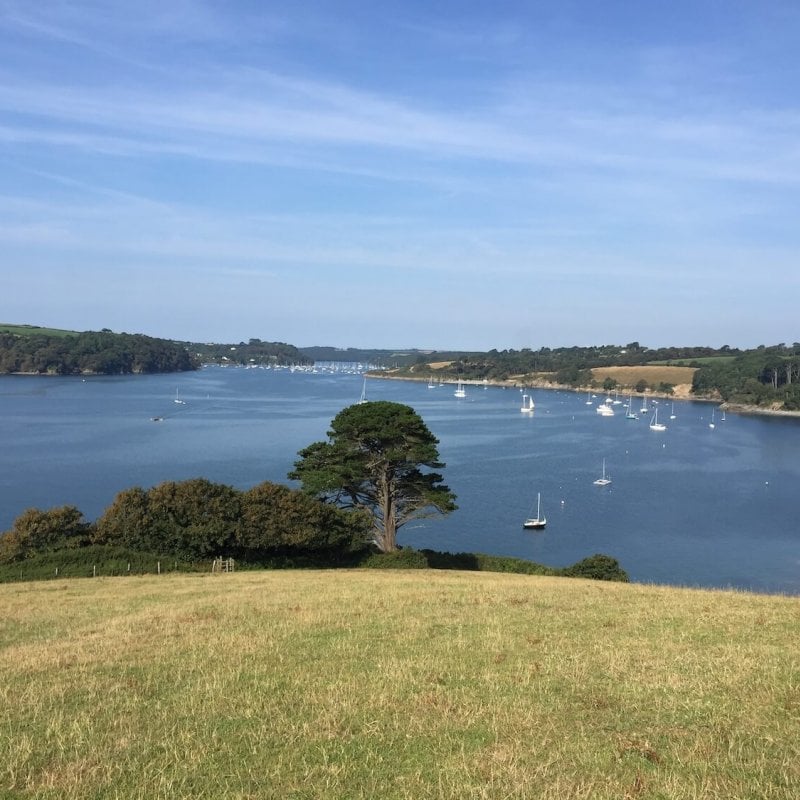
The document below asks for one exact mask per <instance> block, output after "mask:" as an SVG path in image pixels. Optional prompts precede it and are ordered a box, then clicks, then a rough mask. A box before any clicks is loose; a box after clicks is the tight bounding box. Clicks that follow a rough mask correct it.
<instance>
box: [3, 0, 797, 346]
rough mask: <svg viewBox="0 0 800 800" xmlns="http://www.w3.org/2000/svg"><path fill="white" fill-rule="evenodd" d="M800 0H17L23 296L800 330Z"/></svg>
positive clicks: (171, 310) (330, 339)
mask: <svg viewBox="0 0 800 800" xmlns="http://www.w3.org/2000/svg"><path fill="white" fill-rule="evenodd" d="M799 41H800V4H798V3H796V2H794V1H793V0H792V2H764V3H753V2H749V0H748V1H747V2H744V1H739V0H717V1H716V2H710V1H709V0H693V1H692V2H680V1H678V2H675V1H674V0H673V1H671V2H669V3H662V2H648V1H647V0H629V1H627V2H623V1H622V0H617V1H616V2H612V1H610V0H604V1H603V2H597V1H596V0H586V1H585V2H583V1H582V2H569V0H559V2H549V3H544V2H492V3H489V2H469V1H468V0H465V1H464V2H429V1H426V2H403V3H391V4H390V3H368V2H365V1H362V2H347V1H345V2H313V0H312V2H302V3H270V2H259V1H258V0H225V2H223V1H222V0H220V1H219V2H217V1H216V0H214V1H212V0H169V2H164V1H163V0H159V1H158V2H155V1H154V0H138V1H137V2H136V3H130V2H99V1H98V0H94V1H87V0H70V1H69V2H65V1H64V2H49V1H48V0H37V2H31V0H0V266H1V268H2V273H3V281H2V283H3V291H2V302H0V321H3V322H17V323H20V322H28V323H33V324H39V325H52V326H56V327H66V328H72V329H78V330H90V329H91V330H96V329H99V328H102V327H108V328H111V329H113V330H116V331H128V332H141V333H147V334H150V335H154V336H164V337H168V338H175V339H188V340H198V341H226V342H227V341H232V342H238V341H241V340H246V339H249V338H251V337H258V338H261V339H264V340H269V341H273V340H277V341H285V342H290V343H292V344H296V345H299V346H307V345H315V344H329V345H336V346H341V347H397V348H405V347H419V348H436V349H450V348H452V349H462V350H469V349H478V350H487V349H491V348H497V349H505V348H515V349H519V348H522V347H532V348H538V347H541V346H550V347H553V346H556V347H557V346H571V345H591V344H613V343H616V344H625V343H627V342H630V341H633V340H637V341H640V342H641V343H643V344H647V345H649V346H651V347H658V346H663V345H673V344H674V345H693V344H697V345H711V346H721V345H723V344H729V345H731V346H741V347H752V346H756V345H759V344H776V343H779V342H787V343H791V342H793V341H795V340H798V339H800V335H798V328H797V324H796V323H795V322H793V320H796V319H797V318H798V301H800V269H798V254H800V213H799V212H800V48H798V46H797V43H798V42H799Z"/></svg>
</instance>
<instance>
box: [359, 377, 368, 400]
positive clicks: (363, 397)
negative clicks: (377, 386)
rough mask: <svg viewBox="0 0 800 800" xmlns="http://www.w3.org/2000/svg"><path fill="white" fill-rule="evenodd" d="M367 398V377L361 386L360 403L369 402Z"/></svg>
mask: <svg viewBox="0 0 800 800" xmlns="http://www.w3.org/2000/svg"><path fill="white" fill-rule="evenodd" d="M368 402H369V400H367V379H366V378H364V385H363V386H362V387H361V397H359V398H358V404H359V405H361V404H362V403H368Z"/></svg>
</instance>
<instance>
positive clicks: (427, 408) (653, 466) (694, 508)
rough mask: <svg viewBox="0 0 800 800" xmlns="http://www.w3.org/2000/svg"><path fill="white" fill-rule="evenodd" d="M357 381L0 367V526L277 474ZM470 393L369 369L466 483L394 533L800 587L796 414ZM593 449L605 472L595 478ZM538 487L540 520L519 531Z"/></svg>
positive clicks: (637, 573) (378, 394)
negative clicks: (449, 500)
mask: <svg viewBox="0 0 800 800" xmlns="http://www.w3.org/2000/svg"><path fill="white" fill-rule="evenodd" d="M361 388H362V379H361V377H359V376H358V375H353V374H312V373H302V372H295V373H290V372H288V371H270V370H259V369H253V370H244V369H222V368H213V367H212V368H208V369H204V370H202V371H200V372H197V373H185V374H180V375H158V376H137V377H119V378H88V379H86V380H82V379H80V378H38V377H3V378H0V410H1V411H2V413H0V443H1V445H0V446H1V447H2V451H1V452H2V462H1V463H0V467H1V468H2V469H0V530H6V529H8V528H9V527H10V525H11V523H12V521H13V519H14V518H15V517H16V516H17V515H18V514H19V513H21V512H22V511H23V510H24V509H26V508H28V507H31V506H36V507H39V508H49V507H52V506H57V505H62V504H65V503H68V504H71V505H75V506H77V507H78V508H80V509H81V510H82V511H83V512H84V514H85V515H86V516H87V518H90V519H94V518H95V517H97V516H98V515H99V514H100V513H102V511H103V509H104V508H105V507H106V506H108V505H109V504H110V503H111V501H112V500H113V498H114V495H115V494H116V493H117V492H119V491H120V490H122V489H125V488H128V487H130V486H134V485H139V486H145V487H147V486H152V485H154V484H156V483H159V482H161V481H164V480H183V479H186V478H192V477H198V476H203V477H206V478H209V479H210V480H212V481H217V482H221V483H228V484H231V485H233V486H237V487H239V488H247V487H249V486H252V485H254V484H256V483H259V482H261V481H263V480H271V481H276V482H284V483H286V482H287V481H286V473H287V472H288V471H289V469H291V467H292V464H293V462H294V460H295V459H296V456H297V452H298V450H300V449H301V448H302V447H305V446H306V445H308V444H310V443H311V442H313V441H317V440H320V439H324V438H325V435H326V432H327V430H328V427H329V423H330V421H331V419H332V418H333V417H334V416H335V415H336V414H337V413H338V412H339V411H340V410H341V409H342V408H343V407H344V406H346V405H349V404H351V403H353V402H355V401H357V400H358V398H359V395H360V393H361ZM176 391H179V392H180V397H181V398H182V399H184V400H185V401H186V404H185V405H178V404H176V403H175V402H174V398H175V396H176ZM467 391H468V395H467V398H466V399H464V400H457V399H455V398H454V397H453V387H452V386H448V387H442V388H436V389H429V388H428V387H427V385H426V384H425V383H411V382H404V381H389V380H369V381H368V384H367V395H368V399H370V400H394V401H397V402H402V403H408V404H409V405H411V406H413V407H414V408H415V409H416V410H417V412H418V413H419V414H420V415H421V416H422V417H423V419H424V420H425V422H426V423H427V425H428V427H429V428H430V429H431V430H432V431H433V433H434V434H435V435H436V436H437V437H438V438H439V440H440V445H439V450H440V453H441V457H442V460H443V461H445V462H446V464H447V467H446V468H445V470H444V475H445V480H446V482H447V484H448V485H449V486H450V488H451V489H452V490H453V491H454V492H455V493H456V494H457V495H458V504H459V510H458V511H456V512H455V513H454V514H451V515H450V516H448V517H437V518H435V519H431V520H424V521H421V522H417V523H411V524H410V525H408V526H407V527H405V528H403V529H402V531H401V535H400V542H401V544H408V545H413V546H416V547H431V548H433V549H437V550H449V551H453V552H458V551H480V552H485V553H495V554H501V555H511V556H519V557H522V558H529V559H533V560H535V561H540V562H543V563H545V564H550V565H553V566H563V565H566V564H570V563H573V562H575V561H577V560H579V559H581V558H583V557H585V556H588V555H591V554H593V553H607V554H609V555H612V556H614V557H616V558H618V559H619V560H620V562H621V563H622V565H623V567H624V568H625V569H626V570H628V572H629V574H630V575H631V578H632V579H633V580H636V581H644V582H654V583H667V584H677V585H688V586H708V587H726V586H733V587H738V588H744V589H755V590H758V591H770V592H787V593H792V594H800V530H798V527H799V526H798V514H797V489H798V487H799V486H800V420H789V419H778V418H766V417H742V416H737V415H731V414H729V415H728V416H727V420H725V421H724V422H723V421H721V420H720V418H719V414H717V420H716V423H717V424H716V427H715V428H714V429H713V430H712V429H710V428H709V427H708V422H709V421H710V414H711V407H710V406H709V405H707V404H701V403H694V402H676V403H675V415H676V419H674V420H670V419H669V414H670V410H671V408H670V405H669V404H665V403H664V402H663V401H662V403H661V405H660V406H659V409H660V411H659V417H660V421H662V422H665V423H666V424H667V425H668V430H667V431H665V432H663V433H655V432H653V431H651V430H650V429H649V427H648V420H647V419H645V418H642V419H639V420H638V421H636V422H634V421H629V420H626V419H625V418H624V409H623V408H622V406H616V407H615V410H616V415H615V416H614V417H609V418H604V417H601V416H599V415H598V414H596V413H595V409H594V406H591V407H589V406H587V405H586V404H585V401H586V395H581V394H575V393H571V392H559V391H537V392H536V393H535V399H536V412H535V414H534V415H533V417H529V416H528V415H524V414H521V413H520V411H519V407H520V405H521V395H520V392H519V391H518V390H514V389H500V388H493V387H490V388H487V389H483V388H478V387H468V390H467ZM599 399H601V398H599ZM595 402H597V401H595ZM640 405H641V403H640V401H639V400H637V399H634V409H635V410H636V411H637V412H638V410H639V407H640ZM154 416H161V417H164V421H163V422H153V421H151V418H152V417H154ZM603 458H605V459H606V469H607V472H608V473H609V475H610V476H611V478H612V481H613V482H612V483H611V485H610V486H607V487H598V486H595V485H593V483H592V481H593V480H594V479H595V478H597V477H599V475H600V472H601V469H602V460H603ZM537 492H541V496H542V513H543V514H545V515H546V516H547V518H548V524H547V528H546V530H545V531H541V532H534V531H524V530H523V529H522V527H521V524H522V520H523V519H524V518H525V517H526V516H529V515H530V514H531V512H532V511H535V503H536V493H537Z"/></svg>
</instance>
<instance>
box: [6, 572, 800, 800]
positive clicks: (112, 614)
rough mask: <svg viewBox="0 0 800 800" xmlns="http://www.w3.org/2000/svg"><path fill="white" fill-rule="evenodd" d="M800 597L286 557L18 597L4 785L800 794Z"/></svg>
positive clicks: (165, 790)
mask: <svg viewBox="0 0 800 800" xmlns="http://www.w3.org/2000/svg"><path fill="white" fill-rule="evenodd" d="M798 630H800V601H799V600H798V599H796V598H785V597H767V596H759V595H749V594H738V593H728V592H710V591H690V590H678V589H669V588H660V587H650V586H642V585H634V584H613V583H602V582H591V581H580V580H571V579H565V578H546V577H533V576H521V575H497V574H489V573H461V572H437V571H408V572H389V573H387V572H385V571H366V570H362V571H344V570H343V571H319V572H312V571H308V572H306V571H286V572H250V573H237V574H233V575H223V576H214V577H212V576H210V575H209V576H197V575H195V576H186V575H170V576H161V577H155V576H153V577H144V578H97V579H94V580H91V579H87V580H72V581H50V582H42V583H28V584H13V585H1V586H0V707H1V709H2V713H0V796H2V797H20V798H27V797H43V798H44V797H46V798H148V800H151V799H153V798H180V797H198V798H200V797H207V798H309V799H310V798H593V799H594V798H670V799H671V800H672V799H673V798H795V797H797V796H798V795H800V760H799V759H798V755H800V754H799V753H798V734H799V733H800V642H798V635H797V634H798Z"/></svg>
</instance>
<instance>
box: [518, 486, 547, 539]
mask: <svg viewBox="0 0 800 800" xmlns="http://www.w3.org/2000/svg"><path fill="white" fill-rule="evenodd" d="M541 503H542V495H541V493H539V492H537V494H536V516H535V517H528V519H526V520H525V522H523V523H522V527H523V528H527V529H528V530H541V529H542V528H544V526H545V525H547V517H543V516H542V514H541Z"/></svg>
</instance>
